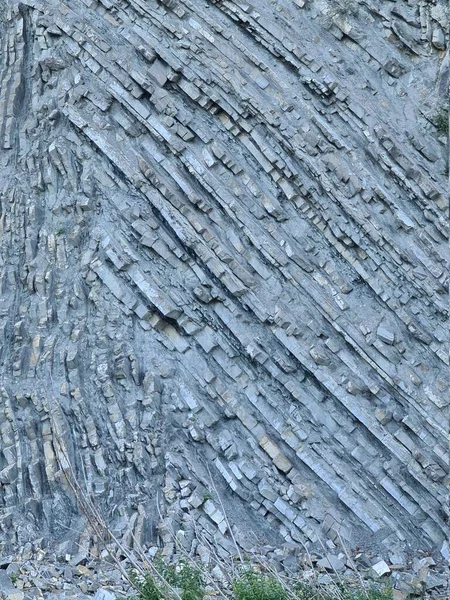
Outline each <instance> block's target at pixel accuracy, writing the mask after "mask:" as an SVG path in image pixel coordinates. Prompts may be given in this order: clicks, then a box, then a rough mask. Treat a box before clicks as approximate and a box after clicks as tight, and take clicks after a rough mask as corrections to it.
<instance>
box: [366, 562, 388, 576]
mask: <svg viewBox="0 0 450 600" xmlns="http://www.w3.org/2000/svg"><path fill="white" fill-rule="evenodd" d="M370 571H371V573H372V575H374V576H375V577H382V576H383V575H387V574H388V573H390V572H391V569H390V568H389V565H388V564H387V563H386V562H385V561H384V560H380V561H379V562H377V563H375V564H374V565H372V566H371V567H370Z"/></svg>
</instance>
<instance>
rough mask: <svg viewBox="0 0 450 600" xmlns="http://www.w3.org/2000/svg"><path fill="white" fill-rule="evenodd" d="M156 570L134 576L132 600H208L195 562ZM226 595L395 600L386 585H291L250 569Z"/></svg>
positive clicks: (158, 563)
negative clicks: (135, 592)
mask: <svg viewBox="0 0 450 600" xmlns="http://www.w3.org/2000/svg"><path fill="white" fill-rule="evenodd" d="M153 567H154V569H155V574H150V573H147V574H146V575H145V576H144V577H142V576H137V575H136V574H133V573H132V574H130V579H131V581H132V583H133V585H134V587H135V589H136V591H137V594H136V595H135V596H134V597H133V599H131V600H174V597H175V593H174V590H176V593H177V594H178V595H179V597H180V598H181V600H204V598H205V581H204V580H203V577H202V573H201V572H200V570H199V569H198V568H197V567H196V566H195V563H193V562H190V561H186V560H181V561H180V562H178V563H177V564H176V565H173V564H168V563H167V562H166V561H165V560H164V559H163V558H162V557H161V556H157V557H156V558H155V560H154V562H153ZM156 573H158V574H159V576H160V577H158V575H157V574H156ZM223 592H224V595H225V596H226V597H229V598H230V600H393V594H392V589H391V588H390V587H389V586H386V585H385V586H380V585H378V584H373V583H370V584H367V586H364V587H361V586H360V587H353V586H350V585H348V584H343V583H331V584H326V585H325V584H323V585H322V584H318V583H313V584H309V583H304V582H300V581H298V582H296V583H294V584H293V585H292V584H291V586H287V585H285V583H284V580H283V579H282V578H280V579H278V578H277V577H275V576H273V575H272V574H270V573H265V572H256V571H255V570H253V569H252V568H251V567H250V566H249V567H248V568H247V569H246V570H245V571H243V572H241V573H240V574H239V575H238V576H237V577H235V578H234V579H233V580H232V581H231V591H229V590H225V589H224V590H223ZM177 598H178V596H177Z"/></svg>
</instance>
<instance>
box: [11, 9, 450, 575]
mask: <svg viewBox="0 0 450 600" xmlns="http://www.w3.org/2000/svg"><path fill="white" fill-rule="evenodd" d="M445 19H446V15H445V5H444V3H443V2H442V3H439V2H437V3H431V2H422V1H419V2H414V3H407V2H405V1H403V0H399V1H398V2H384V1H381V0H374V1H373V2H370V3H365V2H360V3H358V2H356V0H355V1H352V2H343V1H341V2H326V1H325V0H305V1H303V0H296V1H295V2H284V1H283V2H282V1H281V0H280V1H276V0H255V1H254V2H253V3H252V4H247V3H243V2H233V1H232V0H215V1H214V0H212V1H207V0H195V2H194V1H191V0H164V1H161V2H156V1H150V0H148V1H145V0H129V1H127V0H117V1H115V2H111V1H110V0H101V1H97V0H79V1H76V2H70V1H66V2H60V1H58V2H56V0H54V1H52V0H48V1H44V0H24V1H22V2H20V3H17V2H5V0H0V44H1V50H0V234H1V238H0V239H1V242H0V243H1V246H0V290H1V295H0V345H1V346H0V384H1V392H0V544H1V545H0V549H3V550H4V551H10V550H11V548H14V547H17V546H18V545H22V544H24V543H25V542H27V541H30V540H32V541H34V540H36V539H39V538H44V539H45V540H46V542H49V541H50V540H56V541H57V542H58V544H59V548H60V551H61V552H62V551H64V550H65V551H66V552H67V553H69V554H70V555H71V556H75V557H78V558H76V559H75V560H74V563H73V564H75V565H76V564H81V563H82V561H83V558H86V556H88V554H89V552H93V548H94V547H95V544H93V543H92V535H93V532H92V529H91V525H92V524H89V523H88V522H87V521H86V519H85V518H84V517H83V511H82V510H81V507H80V505H79V502H77V499H76V495H75V494H74V489H75V490H76V489H78V488H77V487H76V486H74V482H75V481H78V483H79V485H80V486H81V489H83V490H85V491H86V492H87V493H88V494H89V496H90V498H91V499H92V501H93V502H94V503H95V504H96V506H97V507H98V509H99V510H100V511H101V513H102V515H103V517H104V518H105V519H106V520H107V522H108V523H109V524H110V527H111V530H112V531H113V532H114V535H116V536H117V537H118V538H119V539H122V540H124V542H126V543H127V544H129V545H131V546H132V545H133V539H137V540H139V541H140V542H141V543H142V544H143V545H144V546H146V545H149V544H154V543H156V542H157V541H161V540H162V541H163V542H164V543H165V544H166V546H167V545H170V544H171V543H173V535H177V536H178V538H177V539H178V541H179V542H180V541H181V543H182V544H183V545H184V546H185V548H186V549H189V551H192V552H196V548H197V546H196V544H197V543H198V541H197V540H198V535H199V534H201V536H204V539H205V540H209V541H211V542H214V544H216V545H217V546H219V547H221V548H222V549H221V552H226V551H233V544H232V543H231V541H230V537H229V533H230V531H229V530H230V527H231V528H232V530H233V532H234V536H235V539H236V541H237V543H238V544H240V545H241V546H242V547H248V546H252V545H253V546H254V545H257V544H264V543H275V544H278V543H279V542H280V540H282V538H284V540H285V541H286V542H288V543H294V544H296V543H299V542H301V543H308V544H314V543H315V542H317V541H318V540H319V539H320V540H327V539H328V540H329V541H330V542H336V543H338V542H339V540H341V541H342V542H343V543H345V544H347V545H348V546H351V547H354V546H356V545H359V546H361V547H363V548H364V547H370V548H378V549H381V550H382V551H383V552H384V554H383V552H380V554H381V556H384V555H385V554H386V553H387V551H388V550H389V551H392V552H396V551H401V550H407V551H408V552H410V551H414V550H415V549H421V550H424V551H430V552H432V553H435V554H437V555H439V553H440V551H441V549H442V552H443V555H444V556H445V552H448V546H446V545H445V544H446V537H447V534H448V523H447V519H448V512H449V511H448V504H447V498H448V495H447V487H446V484H447V485H448V482H449V478H448V445H447V441H446V434H447V431H448V423H447V419H448V410H449V402H450V400H449V390H448V385H449V376H448V334H447V330H448V325H447V321H446V319H447V313H448V296H447V268H448V266H447V265H448V263H447V261H448V255H449V251H448V246H447V235H448V231H447V214H446V206H447V199H446V197H445V168H446V167H445V162H446V159H445V144H446V140H445V139H444V136H443V135H442V134H441V133H440V132H439V131H438V129H437V127H436V125H435V123H434V115H435V114H436V112H437V111H438V110H439V109H440V108H441V107H442V106H443V104H444V103H445V101H446V99H445V98H444V96H443V94H444V93H445V90H446V85H447V83H448V73H447V69H448V59H447V58H446V56H447V55H446V52H445V45H446V43H447V40H446V35H445V33H444V31H446V30H447V29H446V22H445ZM446 65H447V66H446ZM78 493H79V492H78ZM177 532H178V533H177ZM202 552H203V553H204V546H202V545H201V544H199V545H198V554H199V555H200V556H201V554H202ZM339 560H340V559H339ZM369 566H370V565H369ZM406 585H407V584H406V583H405V586H406ZM408 585H409V584H408Z"/></svg>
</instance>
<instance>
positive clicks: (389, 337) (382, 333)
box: [377, 323, 395, 345]
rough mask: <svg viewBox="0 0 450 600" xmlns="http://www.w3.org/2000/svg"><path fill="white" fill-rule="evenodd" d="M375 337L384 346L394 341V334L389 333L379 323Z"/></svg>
mask: <svg viewBox="0 0 450 600" xmlns="http://www.w3.org/2000/svg"><path fill="white" fill-rule="evenodd" d="M377 336H378V337H379V338H380V340H381V341H382V342H384V343H385V344H390V345H392V344H393V343H394V341H395V334H394V332H393V331H391V330H390V329H389V328H388V327H387V326H386V325H384V324H383V323H381V324H380V325H379V326H378V329H377Z"/></svg>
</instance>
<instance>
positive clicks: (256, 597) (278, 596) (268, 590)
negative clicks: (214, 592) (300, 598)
mask: <svg viewBox="0 0 450 600" xmlns="http://www.w3.org/2000/svg"><path fill="white" fill-rule="evenodd" d="M233 592H234V596H235V597H236V598H237V600H287V597H288V594H287V591H286V590H285V589H284V587H283V586H282V585H281V584H280V583H278V581H277V580H276V579H275V578H274V577H273V576H271V575H266V574H264V573H255V572H254V571H245V572H244V573H242V574H241V575H240V576H239V577H238V578H237V579H235V580H234V582H233Z"/></svg>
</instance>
